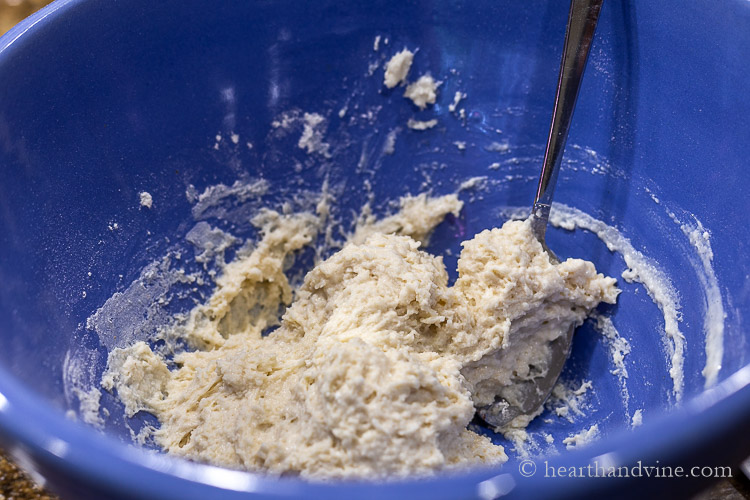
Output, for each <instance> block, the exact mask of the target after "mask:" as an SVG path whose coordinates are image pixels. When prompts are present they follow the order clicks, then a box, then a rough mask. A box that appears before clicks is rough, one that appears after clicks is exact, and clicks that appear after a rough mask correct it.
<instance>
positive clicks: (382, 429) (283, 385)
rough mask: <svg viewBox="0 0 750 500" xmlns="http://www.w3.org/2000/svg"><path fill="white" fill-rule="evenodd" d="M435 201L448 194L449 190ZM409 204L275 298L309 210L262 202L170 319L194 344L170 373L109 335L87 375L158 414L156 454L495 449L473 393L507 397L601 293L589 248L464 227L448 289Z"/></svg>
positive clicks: (348, 455)
mask: <svg viewBox="0 0 750 500" xmlns="http://www.w3.org/2000/svg"><path fill="white" fill-rule="evenodd" d="M442 203H443V204H444V205H445V206H444V209H447V208H448V207H450V210H449V211H452V210H457V209H460V202H459V201H458V200H457V199H456V198H455V197H453V198H451V197H446V198H444V199H443V200H442ZM402 205H403V208H404V210H405V211H406V212H407V213H409V211H410V210H411V213H412V214H418V213H423V211H424V210H426V209H428V208H429V206H430V204H429V200H428V199H426V198H420V197H415V198H410V199H407V200H406V201H404V202H402ZM425 213H426V214H427V213H429V212H425ZM443 215H444V214H443ZM417 219H418V218H416V217H415V220H413V221H406V220H404V219H403V217H402V218H399V217H398V216H395V217H393V218H389V219H385V220H383V221H380V222H379V223H374V222H372V221H371V222H370V223H369V227H370V229H369V230H368V231H365V232H360V233H359V235H360V236H359V237H358V238H364V239H363V240H361V239H357V238H355V241H353V242H351V243H349V244H347V245H345V246H344V248H343V249H342V250H341V251H339V252H337V253H336V254H334V255H333V256H331V257H330V258H329V259H327V260H326V261H324V262H322V263H320V264H318V265H317V266H316V267H315V268H314V269H313V270H311V271H310V272H309V273H308V275H307V276H306V278H305V280H304V283H303V285H302V286H301V288H300V289H299V291H298V292H297V294H296V298H295V300H294V302H293V303H291V301H292V290H291V288H290V286H289V283H288V281H287V279H286V277H285V275H284V271H285V269H286V267H287V266H288V265H289V259H290V256H291V255H292V254H293V253H294V252H295V251H296V250H298V249H300V248H302V247H303V246H304V245H306V244H308V243H309V242H310V241H311V240H312V237H313V235H314V233H315V231H316V230H317V229H318V228H317V224H318V222H317V221H318V219H317V218H316V217H314V216H312V215H311V214H300V215H280V214H277V213H275V212H271V211H265V212H264V213H263V214H261V216H260V217H259V218H258V219H257V220H255V221H254V223H255V224H257V225H259V226H260V227H261V228H262V235H263V236H262V239H261V241H260V242H258V244H257V247H256V249H255V250H254V251H253V252H252V254H250V255H249V256H247V257H245V258H242V259H240V260H238V261H236V262H233V263H231V264H229V265H228V266H227V267H226V268H225V269H224V274H223V275H222V276H221V277H220V278H219V279H218V280H217V288H216V290H215V292H214V293H213V295H212V296H211V297H210V299H209V300H208V301H207V303H206V304H201V305H199V306H197V307H196V308H195V309H193V311H191V313H190V314H189V316H188V318H187V320H186V321H185V322H184V323H183V324H182V325H180V326H178V327H176V328H175V329H174V331H173V332H172V335H174V336H176V337H180V338H183V339H187V340H188V341H189V343H190V344H191V345H192V346H194V347H197V348H198V350H196V351H194V352H184V353H181V354H179V355H177V356H176V357H175V359H174V362H175V364H176V367H177V368H176V369H175V370H174V371H171V372H170V371H169V370H167V368H166V364H165V362H164V361H163V360H161V359H160V358H159V357H158V356H157V355H155V354H154V353H153V352H152V351H151V350H150V349H149V348H148V346H147V345H146V344H145V343H144V342H138V343H136V344H135V345H133V346H130V347H127V348H125V349H115V350H114V351H113V352H111V353H110V359H109V365H108V369H107V372H106V373H105V376H104V386H105V388H108V389H112V388H116V389H117V391H118V394H119V397H120V398H121V399H123V400H124V401H125V404H126V412H128V413H129V414H130V413H132V412H134V411H137V410H139V409H145V410H146V411H150V412H152V413H154V414H155V415H156V416H157V417H158V419H159V421H160V423H161V428H160V429H159V430H158V431H156V434H155V439H156V442H157V443H158V444H159V445H161V446H162V447H163V448H164V449H165V450H166V451H168V452H170V453H173V454H176V455H181V456H185V457H189V458H192V459H195V460H199V461H205V462H210V463H213V464H216V465H222V466H226V467H231V468H238V469H249V470H259V471H266V472H270V473H275V474H288V473H291V474H301V475H302V476H305V477H309V478H317V479H325V478H346V477H369V478H373V477H376V478H383V477H405V476H409V477H411V476H413V475H420V474H427V473H431V472H434V471H436V470H440V469H447V468H452V467H457V466H465V465H471V464H477V463H501V462H504V461H505V460H507V456H506V455H505V452H504V450H503V448H502V447H500V446H496V445H493V444H492V443H491V442H490V440H489V439H488V438H486V437H483V436H480V435H478V434H475V433H474V432H472V431H470V430H468V429H467V425H468V424H469V422H470V421H471V419H472V418H473V415H474V407H475V405H483V404H487V403H488V402H490V401H492V400H493V399H494V397H495V395H496V394H503V395H504V396H505V397H509V398H510V397H512V392H513V391H512V388H513V385H514V384H515V383H516V382H517V381H518V380H519V379H527V378H530V377H534V376H538V375H539V372H538V370H539V368H540V367H543V366H544V365H545V364H546V363H547V361H548V360H547V358H546V356H547V354H548V349H547V348H546V344H547V343H548V342H549V341H550V340H553V339H554V338H556V337H557V336H559V335H560V334H561V333H562V332H565V331H567V329H568V327H569V325H570V324H571V323H573V324H580V323H581V322H582V321H583V320H584V319H585V317H586V315H587V314H588V313H589V312H590V311H591V309H592V308H593V307H595V306H596V305H597V304H598V303H599V302H600V301H606V302H610V303H611V302H614V300H615V298H616V296H617V293H618V290H617V289H616V287H615V282H614V280H613V279H612V278H606V277H604V276H602V275H601V274H597V273H596V271H595V269H594V266H593V264H591V263H590V262H585V261H582V260H579V259H569V260H567V261H565V262H563V263H562V264H559V265H553V264H552V263H551V262H550V260H549V256H548V255H547V254H546V253H545V252H544V250H543V249H542V247H541V245H540V244H539V242H538V241H537V240H536V239H535V238H534V236H533V235H532V232H531V229H530V224H529V222H528V221H524V222H519V221H514V222H508V223H506V224H505V225H504V226H503V227H502V228H500V229H493V230H488V231H483V232H482V233H480V234H478V235H477V236H476V237H475V238H474V239H472V240H470V241H467V242H464V244H463V245H464V249H463V251H462V253H461V257H460V259H459V262H458V270H459V278H458V280H457V281H456V284H455V285H454V286H452V287H451V286H448V274H447V272H446V270H445V266H444V265H443V262H442V258H441V257H435V256H432V255H429V254H427V253H425V252H424V251H422V250H420V249H419V247H420V243H419V242H418V241H416V240H415V239H414V237H418V238H420V239H426V237H427V235H428V234H429V230H431V229H432V227H434V224H432V227H430V222H427V223H425V222H424V221H422V222H420V223H421V224H423V225H424V226H420V224H417V223H416V220H417ZM431 220H432V221H434V219H431ZM437 222H439V220H437ZM437 222H435V223H437ZM378 224H379V225H378ZM379 231H392V232H396V233H400V234H399V235H395V234H391V235H387V234H383V233H382V232H379ZM356 235H357V233H356V232H355V237H356ZM365 235H367V236H366V237H365ZM290 303H291V306H290V307H289V308H288V309H287V310H286V312H285V313H284V315H283V318H282V320H281V323H280V325H279V327H278V328H277V329H276V330H275V331H273V332H271V333H270V334H269V335H267V336H265V337H264V336H262V335H261V332H263V331H264V330H265V329H266V328H268V327H269V326H273V325H276V324H278V320H277V319H276V318H277V314H278V311H279V308H280V307H281V306H283V305H284V304H290Z"/></svg>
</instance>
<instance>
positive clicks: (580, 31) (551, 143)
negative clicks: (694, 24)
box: [477, 0, 603, 427]
mask: <svg viewBox="0 0 750 500" xmlns="http://www.w3.org/2000/svg"><path fill="white" fill-rule="evenodd" d="M602 1H603V0H572V1H571V3H570V12H569V13H568V26H567V29H566V32H565V45H564V46H563V54H562V61H561V62H560V75H559V77H558V80H557V94H556V95H555V107H554V109H553V111H552V124H551V125H550V130H549V136H548V137H547V149H546V150H545V152H544V164H543V165H542V173H541V175H540V177H539V186H538V187H537V192H536V197H535V198H534V204H533V206H532V211H531V214H532V216H531V228H532V231H533V232H534V236H535V237H536V239H537V240H539V242H540V243H541V244H542V247H543V248H544V249H545V250H546V251H547V253H548V254H549V256H550V260H551V261H552V262H553V263H555V264H558V263H559V262H560V260H559V259H558V258H557V256H556V255H555V254H554V253H553V252H552V250H550V249H549V248H548V247H547V243H546V242H545V239H544V235H545V232H546V230H547V220H548V219H549V212H550V206H551V205H552V195H553V193H554V190H555V182H556V181H557V173H558V171H559V169H560V163H561V162H562V153H563V150H564V149H565V141H566V139H567V138H568V130H569V129H570V122H571V120H572V118H573V110H574V109H575V105H576V100H577V99H578V89H579V88H580V86H581V80H582V78H583V70H584V68H585V67H586V60H587V58H588V55H589V49H590V48H591V42H592V40H593V39H594V32H595V31H596V23H597V21H598V20H599V11H600V10H601V6H602ZM573 330H574V328H573V327H572V326H571V328H570V330H568V331H567V332H566V333H565V334H564V335H562V336H560V337H558V338H557V339H555V340H554V341H553V342H552V343H551V344H550V355H551V358H550V362H549V368H548V370H547V373H546V375H544V376H543V377H540V378H537V379H533V380H531V381H524V382H523V383H522V385H521V386H520V387H518V388H517V389H518V391H514V392H515V394H521V397H520V398H515V397H514V398H513V399H514V400H515V403H511V402H508V401H507V400H506V399H504V398H503V397H501V396H498V397H497V398H496V399H495V402H494V403H492V404H491V405H488V406H484V407H481V408H478V409H477V413H478V414H479V416H480V417H481V418H482V420H484V421H485V422H487V423H488V424H489V425H491V426H493V427H503V426H505V425H507V424H508V423H510V421H511V420H513V419H514V418H516V417H518V416H520V415H531V414H533V413H534V412H535V411H536V410H538V409H539V407H541V406H542V405H543V404H544V402H545V401H546V400H547V398H548V397H549V394H550V392H552V387H553V386H554V385H555V383H556V382H557V379H558V378H559V377H560V372H562V369H563V366H564V365H565V361H567V359H568V355H569V354H570V345H571V343H572V341H573Z"/></svg>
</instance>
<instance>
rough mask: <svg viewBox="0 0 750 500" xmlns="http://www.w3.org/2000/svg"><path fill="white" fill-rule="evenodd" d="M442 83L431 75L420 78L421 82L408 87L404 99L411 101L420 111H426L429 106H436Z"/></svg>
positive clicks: (418, 81)
mask: <svg viewBox="0 0 750 500" xmlns="http://www.w3.org/2000/svg"><path fill="white" fill-rule="evenodd" d="M440 83H441V82H436V81H435V79H434V78H432V77H431V76H430V75H423V76H420V77H419V80H417V81H416V82H414V83H411V84H409V86H408V87H406V90H405V91H404V97H406V98H407V99H411V100H412V102H413V103H414V104H415V105H416V106H417V107H418V108H419V109H424V108H426V107H427V105H428V104H435V99H436V98H437V88H438V87H439V86H440Z"/></svg>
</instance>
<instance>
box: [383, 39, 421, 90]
mask: <svg viewBox="0 0 750 500" xmlns="http://www.w3.org/2000/svg"><path fill="white" fill-rule="evenodd" d="M413 60H414V53H413V52H412V51H410V50H409V49H406V48H405V49H404V50H402V51H401V52H397V53H396V54H395V55H394V56H393V57H391V59H390V60H389V61H388V64H386V66H385V78H384V80H383V83H384V84H385V86H386V87H388V88H389V89H392V88H393V87H395V86H396V85H398V84H399V83H401V82H403V81H404V80H405V79H406V75H408V74H409V69H411V63H412V61H413Z"/></svg>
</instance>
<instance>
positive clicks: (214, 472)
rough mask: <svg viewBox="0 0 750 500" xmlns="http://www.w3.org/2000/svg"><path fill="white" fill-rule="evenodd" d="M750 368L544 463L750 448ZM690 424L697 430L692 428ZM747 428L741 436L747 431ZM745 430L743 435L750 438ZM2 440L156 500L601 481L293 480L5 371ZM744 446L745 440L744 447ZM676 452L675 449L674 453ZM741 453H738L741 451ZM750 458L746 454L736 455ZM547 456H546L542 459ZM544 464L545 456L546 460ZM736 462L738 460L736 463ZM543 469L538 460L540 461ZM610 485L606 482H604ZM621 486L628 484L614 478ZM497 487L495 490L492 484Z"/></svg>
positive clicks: (29, 31)
mask: <svg viewBox="0 0 750 500" xmlns="http://www.w3.org/2000/svg"><path fill="white" fill-rule="evenodd" d="M93 1H94V0H56V1H55V2H53V3H51V4H49V5H47V6H46V7H44V8H43V9H41V10H40V11H38V12H36V13H34V14H32V15H31V16H29V17H28V18H26V19H24V20H23V21H21V22H20V23H19V24H17V25H16V26H14V27H13V28H11V29H10V30H9V31H8V32H7V33H6V34H5V35H3V36H2V38H0V71H2V65H3V64H4V62H5V61H7V59H8V58H10V57H12V56H13V54H14V52H16V51H18V50H21V49H22V48H23V46H24V45H25V44H26V43H28V41H30V40H33V36H34V33H35V31H36V30H38V29H40V28H42V27H44V26H47V25H49V24H50V23H55V22H59V20H60V19H62V18H63V16H65V15H70V14H71V12H72V11H73V10H74V9H75V8H76V7H77V6H78V5H81V4H84V3H86V2H93ZM748 416H750V364H748V365H746V366H744V367H743V368H740V369H739V370H737V371H736V372H734V373H733V374H731V375H729V376H728V377H726V378H725V379H723V380H722V381H720V382H719V383H718V384H716V385H715V386H714V387H712V388H710V389H708V390H706V391H704V392H702V393H700V394H698V395H696V396H694V397H693V398H692V399H690V400H689V401H687V402H685V403H683V404H682V406H679V407H676V408H674V409H673V410H672V411H670V412H668V413H665V414H663V415H659V416H656V417H654V418H653V419H649V421H647V422H646V423H644V424H643V425H642V426H640V427H638V428H636V429H632V430H627V429H623V430H622V431H620V432H618V433H615V434H613V435H610V436H607V437H606V438H604V439H602V440H600V441H598V442H596V443H594V444H592V445H591V446H590V447H587V448H584V449H580V450H573V451H571V452H570V453H566V454H565V455H563V456H557V457H548V459H546V460H545V462H544V463H545V467H566V468H568V467H574V466H576V467H577V466H584V467H585V466H586V464H590V463H594V462H595V461H602V460H607V461H608V462H607V463H612V464H621V465H626V464H634V463H636V462H637V461H642V462H643V463H644V464H645V463H648V462H651V463H653V462H655V461H657V460H659V461H660V462H661V463H662V464H666V463H669V462H670V460H672V461H675V460H677V461H679V460H680V459H685V457H691V456H694V455H695V452H696V450H706V449H708V447H710V446H711V444H712V443H714V442H716V441H719V440H722V439H727V438H734V439H733V440H734V442H735V443H737V445H738V446H737V448H738V449H744V450H747V449H750V432H744V433H737V432H736V431H737V429H739V428H745V429H747V428H748V427H750V423H748V422H747V421H748V420H750V419H748V418H747V417H748ZM688 419H689V420H690V421H691V422H692V423H691V426H686V425H683V423H684V422H685V421H686V420H688ZM738 434H739V435H738ZM742 436H744V437H742ZM0 438H2V441H3V442H4V444H6V450H7V451H8V452H9V453H10V454H11V455H12V456H14V457H15V458H16V460H18V461H19V463H20V464H21V465H22V467H25V468H27V469H31V470H32V472H33V471H35V470H38V471H39V472H43V471H44V470H47V469H50V468H54V469H56V470H60V471H62V472H63V473H64V474H66V475H68V476H69V477H71V478H75V479H78V480H81V481H85V482H86V483H87V484H89V485H93V486H95V487H98V488H101V490H102V491H109V492H115V493H117V494H120V495H124V496H128V495H137V496H141V497H142V496H144V495H146V496H147V497H153V498H183V499H187V498H195V499H199V498H216V497H217V495H220V496H221V498H248V493H249V494H255V495H257V496H258V497H305V498H330V497H332V496H334V495H335V496H337V497H351V496H356V497H357V498H360V497H364V498H366V497H382V496H385V495H398V496H403V497H406V496H408V497H413V498H423V497H429V498H431V499H438V498H456V497H467V496H468V497H474V496H480V497H485V498H489V496H487V492H488V491H489V492H490V493H492V492H494V494H495V495H496V496H499V495H503V494H506V493H511V494H512V496H515V495H517V494H518V495H528V494H533V495H534V496H543V497H546V498H553V497H561V496H565V497H574V496H576V495H578V494H581V493H582V492H584V491H585V490H587V489H589V488H590V486H591V482H592V480H593V481H596V480H597V478H587V479H582V478H562V477H561V478H556V479H555V480H554V481H531V480H530V479H529V478H527V477H524V475H522V474H521V473H519V471H518V470H505V469H504V468H503V466H496V467H488V468H482V469H477V468H475V469H471V470H468V471H465V472H461V473H455V474H451V475H447V476H441V477H428V478H421V479H409V480H398V481H392V482H390V481H389V482H370V481H359V482H356V481H344V482H332V483H313V482H308V481H303V480H300V479H293V478H273V477H269V476H265V475H262V474H255V473H250V472H242V471H232V470H228V469H224V468H219V467H214V466H211V465H205V464H199V463H194V462H190V461H187V460H184V459H181V458H175V457H171V456H167V455H163V454H159V453H151V452H148V451H145V450H142V449H138V448H136V447H134V446H129V445H126V444H124V443H121V442H118V441H117V440H115V439H114V438H110V437H107V436H104V437H103V436H102V435H101V433H98V432H97V431H95V430H94V429H92V428H90V427H88V426H82V425H80V424H77V423H75V422H72V421H70V420H69V419H67V418H65V416H64V415H63V413H62V412H61V411H60V410H59V409H57V408H54V407H53V406H52V405H51V404H50V403H48V402H47V401H45V400H43V399H42V398H41V397H39V396H38V395H37V394H35V393H34V392H33V391H31V390H30V389H29V388H27V387H26V386H25V385H24V384H23V383H22V382H21V381H20V380H18V379H16V378H15V376H13V375H12V374H10V373H9V372H8V371H7V370H6V369H5V368H3V367H0ZM741 443H742V444H741ZM665 450H667V451H665ZM734 454H735V455H738V454H737V452H735V453H734ZM742 458H744V457H742V456H740V455H738V456H737V457H736V458H735V459H737V460H739V459H742ZM539 460H542V459H539ZM537 462H538V461H537ZM727 465H734V464H727ZM535 466H538V464H535ZM599 483H600V484H601V482H599ZM610 484H611V485H612V486H613V487H621V484H622V482H621V481H620V482H618V483H617V484H615V483H610ZM488 489H489V490H488Z"/></svg>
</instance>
